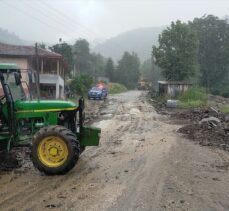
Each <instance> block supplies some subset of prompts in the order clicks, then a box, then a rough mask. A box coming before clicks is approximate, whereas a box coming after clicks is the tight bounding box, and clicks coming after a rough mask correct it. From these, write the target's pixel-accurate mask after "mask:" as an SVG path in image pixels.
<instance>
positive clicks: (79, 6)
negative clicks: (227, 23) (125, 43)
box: [0, 0, 229, 43]
mask: <svg viewBox="0 0 229 211" xmlns="http://www.w3.org/2000/svg"><path fill="white" fill-rule="evenodd" d="M204 14H213V15H216V16H219V17H222V18H223V17H225V15H228V14H229V1H227V0H208V1H206V0H0V27H1V28H4V29H8V30H9V31H10V32H15V33H16V34H17V35H18V36H20V37H21V38H22V39H25V40H33V41H38V42H40V41H45V42H49V43H55V42H57V41H58V38H60V37H61V38H62V39H63V40H66V41H68V40H75V39H77V38H79V37H81V38H86V39H88V40H89V41H91V40H95V39H101V38H102V39H107V38H110V37H112V36H115V35H117V34H120V33H122V32H125V31H127V30H131V29H134V28H139V27H151V26H164V25H169V24H170V22H171V21H175V20H177V19H180V20H182V21H188V20H192V19H193V18H194V17H201V16H203V15H204Z"/></svg>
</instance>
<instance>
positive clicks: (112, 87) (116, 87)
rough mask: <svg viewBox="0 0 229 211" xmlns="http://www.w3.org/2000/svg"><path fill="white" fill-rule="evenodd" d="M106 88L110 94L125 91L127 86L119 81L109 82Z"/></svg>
mask: <svg viewBox="0 0 229 211" xmlns="http://www.w3.org/2000/svg"><path fill="white" fill-rule="evenodd" d="M108 88H109V93H110V94H118V93H122V92H126V91H127V88H126V87H125V86H124V85H122V84H119V83H109V84H108Z"/></svg>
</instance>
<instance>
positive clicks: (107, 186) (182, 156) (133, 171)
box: [0, 91, 229, 211]
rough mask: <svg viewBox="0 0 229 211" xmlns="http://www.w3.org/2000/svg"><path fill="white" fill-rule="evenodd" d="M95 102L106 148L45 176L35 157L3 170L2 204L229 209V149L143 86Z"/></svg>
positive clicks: (65, 207)
mask: <svg viewBox="0 0 229 211" xmlns="http://www.w3.org/2000/svg"><path fill="white" fill-rule="evenodd" d="M89 103H90V105H89V108H90V109H91V108H93V107H94V108H95V110H96V111H97V112H98V111H99V115H97V114H94V116H93V118H91V119H89V120H90V121H93V122H94V123H93V124H94V125H95V126H97V127H101V129H102V134H101V143H100V146H99V147H90V148H89V147H88V148H87V149H86V151H85V152H84V153H83V154H82V155H81V157H80V159H79V162H78V164H77V165H76V166H75V168H74V169H73V170H72V171H71V172H69V173H68V174H67V175H63V176H45V175H42V174H40V173H39V172H38V171H36V170H35V169H34V168H33V166H32V165H31V163H30V162H29V161H28V160H26V161H25V162H24V163H23V166H22V167H21V168H19V169H16V170H14V171H11V172H0V210H51V209H52V210H99V211H100V210H112V211H113V210H147V211H148V210H229V200H228V199H229V173H228V168H229V154H228V153H227V152H224V151H222V150H218V149H211V148H208V147H201V146H199V145H196V144H194V143H193V142H191V141H189V140H186V139H185V138H184V137H183V136H182V135H181V134H179V133H177V130H178V129H179V128H180V127H181V125H175V124H172V122H171V121H170V120H169V119H168V118H167V117H166V116H161V115H159V114H157V113H156V111H155V110H154V108H153V107H152V106H151V105H150V104H149V103H148V102H147V101H146V97H145V94H144V93H142V92H139V91H130V92H127V93H124V94H119V95H114V96H110V97H109V99H108V100H107V102H106V103H105V105H106V106H105V107H104V108H102V102H96V101H90V102H89ZM91 112H92V113H93V111H91Z"/></svg>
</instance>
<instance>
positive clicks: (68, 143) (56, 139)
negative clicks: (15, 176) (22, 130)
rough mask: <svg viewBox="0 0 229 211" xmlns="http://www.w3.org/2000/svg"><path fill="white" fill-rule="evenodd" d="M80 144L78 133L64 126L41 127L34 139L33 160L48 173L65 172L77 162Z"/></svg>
mask: <svg viewBox="0 0 229 211" xmlns="http://www.w3.org/2000/svg"><path fill="white" fill-rule="evenodd" d="M79 155H80V144H79V141H78V140H77V138H76V135H75V134H74V133H72V131H70V130H69V129H67V128H65V127H63V126H49V127H44V128H42V129H40V130H39V131H38V132H37V133H36V134H35V135H34V137H33V141H32V152H31V157H32V162H33V164H34V166H35V167H36V168H37V169H38V170H39V171H41V172H44V173H45V174H48V175H54V174H65V173H67V172H68V171H70V170H71V169H72V168H73V167H74V166H75V164H76V162H77V160H78V158H79Z"/></svg>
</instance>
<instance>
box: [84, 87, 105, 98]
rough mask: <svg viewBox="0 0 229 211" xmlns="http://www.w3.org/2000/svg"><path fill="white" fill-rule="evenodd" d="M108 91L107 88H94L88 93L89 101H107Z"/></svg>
mask: <svg viewBox="0 0 229 211" xmlns="http://www.w3.org/2000/svg"><path fill="white" fill-rule="evenodd" d="M107 95H108V91H107V89H106V88H105V87H92V88H91V90H90V91H89V92H88V99H99V100H102V99H106V98H107Z"/></svg>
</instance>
